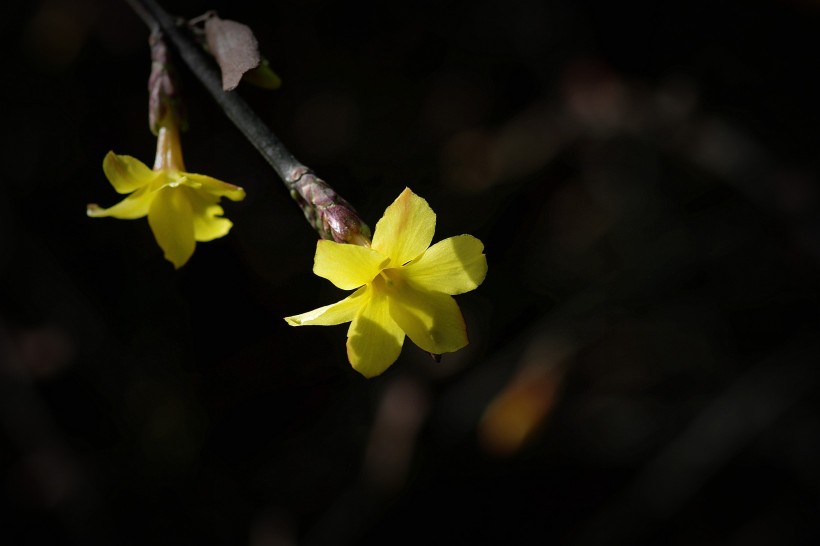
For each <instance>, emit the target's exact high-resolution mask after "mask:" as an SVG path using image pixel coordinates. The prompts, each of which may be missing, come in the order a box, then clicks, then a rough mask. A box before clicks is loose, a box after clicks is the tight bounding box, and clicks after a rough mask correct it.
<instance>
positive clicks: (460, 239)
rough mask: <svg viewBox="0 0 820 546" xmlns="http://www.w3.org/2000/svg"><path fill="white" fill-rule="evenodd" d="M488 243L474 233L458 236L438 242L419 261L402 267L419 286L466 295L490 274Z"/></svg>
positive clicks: (408, 276) (407, 276)
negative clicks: (488, 271)
mask: <svg viewBox="0 0 820 546" xmlns="http://www.w3.org/2000/svg"><path fill="white" fill-rule="evenodd" d="M483 250H484V245H483V244H482V243H481V241H479V240H478V239H476V238H475V237H473V236H472V235H458V236H457V237H450V238H449V239H444V240H443V241H439V242H438V243H436V244H434V245H433V246H431V247H430V248H428V249H427V252H425V253H424V254H423V255H422V256H421V257H420V258H419V259H418V260H416V261H415V262H413V263H411V264H410V265H408V266H407V267H405V268H403V269H402V273H403V274H404V276H405V278H407V279H409V280H410V281H411V282H412V283H414V284H415V285H416V286H418V287H421V288H425V289H427V290H431V291H433V292H443V293H445V294H451V295H454V294H463V293H464V292H469V291H470V290H474V289H475V288H476V287H477V286H478V285H479V284H481V282H482V281H483V280H484V277H485V276H486V275H487V257H486V256H485V255H484V254H483V253H482V251H483Z"/></svg>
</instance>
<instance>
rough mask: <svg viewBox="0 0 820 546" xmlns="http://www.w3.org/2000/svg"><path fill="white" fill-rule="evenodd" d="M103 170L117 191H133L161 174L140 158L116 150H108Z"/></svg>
mask: <svg viewBox="0 0 820 546" xmlns="http://www.w3.org/2000/svg"><path fill="white" fill-rule="evenodd" d="M103 172H105V176H106V178H108V181H109V182H111V185H112V186H114V189H115V190H116V191H117V193H131V192H132V191H135V190H138V189H139V188H142V187H145V186H148V185H149V184H150V183H151V182H152V181H153V180H154V179H155V178H156V177H157V176H159V174H158V173H156V172H154V171H152V170H151V169H149V168H148V166H147V165H146V164H145V163H143V162H142V161H140V160H139V159H136V158H134V157H131V156H130V155H117V154H115V153H114V152H108V153H107V154H106V156H105V159H103Z"/></svg>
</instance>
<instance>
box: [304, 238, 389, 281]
mask: <svg viewBox="0 0 820 546" xmlns="http://www.w3.org/2000/svg"><path fill="white" fill-rule="evenodd" d="M387 261H388V258H387V257H385V256H382V255H381V254H379V253H378V252H376V251H375V250H372V249H370V248H365V247H363V246H359V245H348V244H342V243H337V242H334V241H327V240H320V241H319V242H318V243H316V255H315V257H314V258H313V272H314V273H315V274H316V275H318V276H319V277H322V278H325V279H327V280H329V281H330V282H332V283H333V284H335V285H336V286H338V287H339V288H341V289H342V290H353V289H354V288H358V287H360V286H362V285H363V284H367V283H369V282H370V281H372V280H373V277H375V276H376V275H378V274H379V271H381V270H382V267H384V265H385V264H386V263H387Z"/></svg>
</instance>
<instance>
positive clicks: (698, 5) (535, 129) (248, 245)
mask: <svg viewBox="0 0 820 546" xmlns="http://www.w3.org/2000/svg"><path fill="white" fill-rule="evenodd" d="M165 7H166V8H167V9H168V10H169V11H170V12H172V13H176V14H179V15H182V16H185V17H194V16H196V15H199V14H201V13H203V12H204V11H206V10H207V9H216V10H218V12H219V14H220V15H221V16H222V17H224V18H228V19H234V20H238V21H241V22H244V23H247V24H250V25H251V26H252V27H253V28H254V30H255V31H256V34H257V36H258V38H259V41H260V44H261V47H262V50H263V52H264V53H265V54H266V56H267V57H268V58H269V59H270V62H271V64H272V66H273V67H274V68H275V70H276V71H277V72H278V73H279V74H280V75H281V76H282V78H283V81H284V85H283V86H282V88H281V89H280V90H278V91H274V92H271V91H263V90H259V89H255V88H250V87H247V86H245V85H243V86H240V88H239V90H238V91H237V92H239V93H240V94H242V95H243V96H244V97H245V98H246V100H247V101H248V102H249V103H250V104H251V105H252V106H253V108H254V109H255V110H256V111H257V112H258V113H259V114H260V115H261V116H262V117H263V119H265V121H266V122H268V123H269V125H270V126H271V128H273V130H274V131H275V132H276V133H277V134H278V135H279V137H280V138H281V139H282V140H283V141H284V142H285V144H286V145H287V146H288V147H289V149H290V150H291V151H292V152H293V153H294V154H295V155H296V156H297V157H298V158H299V159H300V160H301V161H303V162H304V163H306V164H307V165H309V166H311V167H312V168H313V169H314V170H315V171H316V172H317V173H318V174H319V175H320V176H321V177H322V178H324V179H325V180H327V181H328V182H330V183H331V184H332V185H333V186H334V187H335V188H336V190H337V191H339V192H340V193H341V194H342V195H343V196H345V197H346V198H347V199H348V200H349V201H350V202H352V203H353V204H354V205H355V206H356V207H357V209H358V210H359V212H360V213H361V214H362V216H363V217H364V218H365V219H366V221H368V222H369V223H370V225H371V226H373V225H375V222H376V220H378V218H379V217H380V216H381V214H382V212H383V211H384V208H385V207H386V206H387V205H388V204H389V203H390V202H391V201H392V200H393V199H394V198H395V197H396V196H397V195H398V194H399V193H400V192H401V191H402V189H404V187H405V186H409V187H411V188H412V189H413V190H414V191H415V192H416V193H417V194H419V195H421V196H423V197H425V198H426V199H427V200H428V201H429V203H430V205H431V206H432V208H433V209H434V210H435V211H436V213H437V214H438V226H437V233H436V239H435V240H439V239H442V238H445V237H449V236H452V235H457V234H460V233H471V234H473V235H475V236H477V237H479V238H480V239H481V240H482V241H483V242H484V243H485V246H486V253H487V257H488V262H489V273H488V277H487V279H486V281H485V282H484V284H483V285H482V286H481V287H480V288H479V289H478V290H476V291H474V292H471V293H468V294H465V295H462V296H459V297H458V298H457V299H458V301H459V304H460V305H461V308H462V311H463V312H464V315H465V318H466V321H467V324H468V332H469V335H470V339H471V344H470V345H469V346H468V347H467V348H466V349H464V350H462V351H460V352H458V353H455V354H452V355H445V357H444V359H443V360H442V361H441V362H440V363H435V362H433V361H432V360H431V359H430V358H429V356H428V355H426V354H425V353H423V351H421V350H420V349H418V348H417V347H415V346H414V345H412V343H410V342H409V341H408V342H407V343H406V344H405V347H404V350H403V352H402V355H401V357H400V358H399V360H398V361H397V362H396V364H395V365H394V366H393V367H391V368H390V369H389V370H388V371H387V372H386V373H385V374H383V375H382V376H381V377H378V378H375V379H372V380H366V379H364V378H363V377H361V376H359V374H357V373H356V372H355V371H353V370H352V369H351V368H350V367H349V365H348V363H347V360H346V356H345V350H344V338H345V332H346V327H344V326H338V327H332V328H320V327H315V328H299V329H295V328H290V327H288V326H287V325H286V324H285V322H284V321H283V320H282V317H284V316H286V315H291V314H295V313H299V312H303V311H307V310H309V309H313V308H315V307H318V306H321V305H325V304H328V303H331V302H334V301H337V300H339V299H341V297H342V296H343V293H342V292H341V291H339V290H337V289H336V288H334V287H333V286H331V285H330V283H328V282H326V281H325V280H323V279H320V278H318V277H315V276H314V275H312V273H311V267H312V258H313V252H314V249H315V240H316V235H315V233H314V232H313V231H312V230H311V228H310V227H309V226H308V224H307V223H306V222H305V221H304V219H303V218H302V216H301V213H300V211H299V210H298V208H297V207H296V206H295V205H294V204H293V203H292V202H291V201H290V199H289V197H288V195H287V193H286V191H285V189H284V186H283V185H282V184H281V183H280V181H279V180H278V179H277V178H276V176H275V175H274V173H273V171H272V170H271V169H270V168H269V167H268V165H267V164H266V163H265V162H264V161H263V160H262V159H261V158H260V157H259V156H258V155H257V154H256V152H255V150H254V149H253V147H252V146H251V145H250V144H249V143H248V142H247V141H246V140H245V139H244V137H242V136H241V134H240V133H239V132H238V131H237V130H236V129H235V128H234V127H233V126H232V125H231V124H230V122H229V121H227V119H226V118H225V117H224V116H223V115H222V114H221V111H220V110H219V109H218V108H217V106H216V105H215V103H214V102H213V101H212V99H211V98H210V97H209V96H208V95H207V94H206V93H205V92H204V90H203V89H202V87H201V86H200V85H199V83H198V82H197V81H196V80H195V79H194V78H193V77H192V75H191V74H190V73H189V72H188V71H187V69H185V68H184V67H180V74H181V77H182V79H183V83H184V86H185V96H186V101H187V107H188V111H189V122H190V130H189V131H188V132H187V133H186V134H185V136H184V139H183V148H184V151H185V158H186V164H187V166H188V168H189V170H191V171H195V172H202V173H207V174H210V175H212V176H215V177H217V178H221V179H223V180H226V181H229V182H233V183H235V184H239V185H242V186H244V187H245V189H246V190H247V193H248V197H247V199H246V200H245V201H243V202H241V203H230V202H229V203H227V204H225V209H226V211H227V215H228V216H229V217H230V218H231V219H232V220H233V222H234V228H233V230H232V231H231V233H230V234H229V236H227V237H225V238H223V239H220V240H217V241H214V242H211V243H206V244H199V245H198V246H197V250H196V253H195V254H194V256H193V258H192V259H191V261H190V262H189V263H188V264H187V265H186V266H185V267H184V268H182V269H181V270H179V271H174V269H173V267H172V266H171V265H170V263H169V262H167V261H165V260H164V259H163V258H162V255H161V251H160V249H159V247H158V246H157V245H156V243H155V242H154V240H153V238H152V236H151V233H150V230H149V228H148V224H147V222H146V221H145V220H136V221H120V220H114V219H90V218H87V217H86V215H85V206H86V204H87V203H90V202H97V203H100V204H101V205H103V206H109V205H111V204H113V203H114V202H116V201H117V200H118V199H119V198H120V197H119V196H118V195H117V194H115V192H114V191H113V189H112V188H111V187H110V185H109V184H108V182H107V181H106V179H105V177H104V175H103V172H102V168H101V164H102V159H103V157H104V155H105V154H106V153H107V152H108V151H109V150H114V151H115V152H117V153H121V154H129V155H133V156H135V157H138V158H140V159H142V160H143V161H145V162H146V163H149V164H150V163H151V161H152V159H153V152H154V144H155V142H154V138H153V136H152V135H151V133H150V132H149V130H148V126H147V109H146V108H147V100H146V99H147V93H146V80H147V76H148V71H149V68H150V61H149V57H148V48H147V31H146V28H145V26H144V25H143V24H142V22H141V21H140V20H139V19H138V18H137V17H136V16H135V15H134V14H133V12H131V10H130V9H129V8H128V6H127V5H126V4H125V2H120V1H114V0H111V1H105V0H37V1H28V2H20V1H18V2H5V3H3V6H2V7H1V8H0V21H2V36H3V38H2V42H3V43H4V44H5V47H4V48H3V51H4V53H5V55H4V57H3V87H4V94H3V95H4V97H5V98H4V99H3V109H2V113H1V114H0V117H1V118H2V126H3V143H2V144H3V145H2V148H0V154H1V156H0V157H2V163H1V164H2V166H3V170H2V173H0V544H3V545H30V544H60V545H62V544H68V545H74V544H76V545H84V546H86V545H97V544H100V545H144V544H168V545H188V544H191V545H194V544H197V545H201V544H219V545H227V544H231V545H237V544H247V545H249V546H271V545H277V546H278V545H296V544H298V545H302V544H304V545H313V544H339V545H345V544H380V545H381V544H561V545H573V546H574V545H578V546H586V545H599V544H607V545H608V544H636V545H643V544H665V545H669V544H671V545H684V544H698V545H700V544H710V545H711V544H731V545H735V544H736V545H744V546H746V545H781V544H792V545H798V544H815V543H817V541H818V540H820V526H818V524H817V523H816V520H817V518H818V516H819V515H820V465H818V461H820V413H818V401H817V395H818V391H820V388H819V387H820V385H819V384H818V379H819V378H818V372H817V365H818V356H819V355H820V351H818V349H819V348H820V341H819V340H818V335H817V332H818V327H820V312H819V311H818V303H820V301H819V300H820V298H819V294H818V285H819V284H820V282H819V281H820V276H819V275H818V274H819V273H820V268H819V267H818V265H819V262H818V260H820V217H819V216H818V213H819V212H820V201H819V200H818V199H820V195H818V191H820V189H819V188H818V183H817V182H818V181H817V173H818V153H817V148H818V144H817V138H816V135H817V130H818V126H820V109H818V105H817V104H818V103H817V101H818V97H820V85H818V83H817V80H818V78H817V77H816V76H817V73H818V69H819V68H820V61H818V36H820V33H818V29H820V3H818V2H815V1H810V0H803V1H796V0H795V1H791V2H787V1H774V0H772V1H769V2H735V3H724V2H708V3H707V2H657V3H647V4H634V3H622V2H592V1H575V2H570V1H568V0H561V1H558V0H556V1H551V2H547V1H545V2H537V1H534V0H505V1H503V2H502V1H493V0H479V1H477V2H466V1H463V2H455V1H452V2H446V1H444V2H391V3H388V2H382V3H379V5H369V4H361V5H359V4H356V3H350V2H345V3H342V2H321V1H295V0H294V1H287V2H286V1H282V2H275V1H271V2H242V1H236V0H235V1H212V2H205V1H199V0H186V1H181V0H180V1H173V0H166V1H165Z"/></svg>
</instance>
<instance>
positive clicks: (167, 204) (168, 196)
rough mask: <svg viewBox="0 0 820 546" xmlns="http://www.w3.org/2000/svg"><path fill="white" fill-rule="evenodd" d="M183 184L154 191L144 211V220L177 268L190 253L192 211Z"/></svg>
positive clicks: (192, 228) (192, 223) (192, 227)
mask: <svg viewBox="0 0 820 546" xmlns="http://www.w3.org/2000/svg"><path fill="white" fill-rule="evenodd" d="M184 190H185V188H163V189H161V190H159V191H157V192H156V197H154V201H153V202H152V203H151V210H150V211H149V212H148V224H149V225H150V226H151V231H153V232H154V238H156V240H157V243H159V246H160V248H162V250H163V252H164V253H165V259H167V260H168V261H170V262H171V263H173V264H174V267H175V268H177V269H179V268H180V267H182V266H183V265H185V262H187V261H188V259H189V258H190V257H191V255H192V254H193V253H194V247H195V246H196V242H195V239H194V218H193V216H194V214H193V207H192V206H191V200H190V199H189V197H188V194H187V192H186V191H184Z"/></svg>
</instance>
